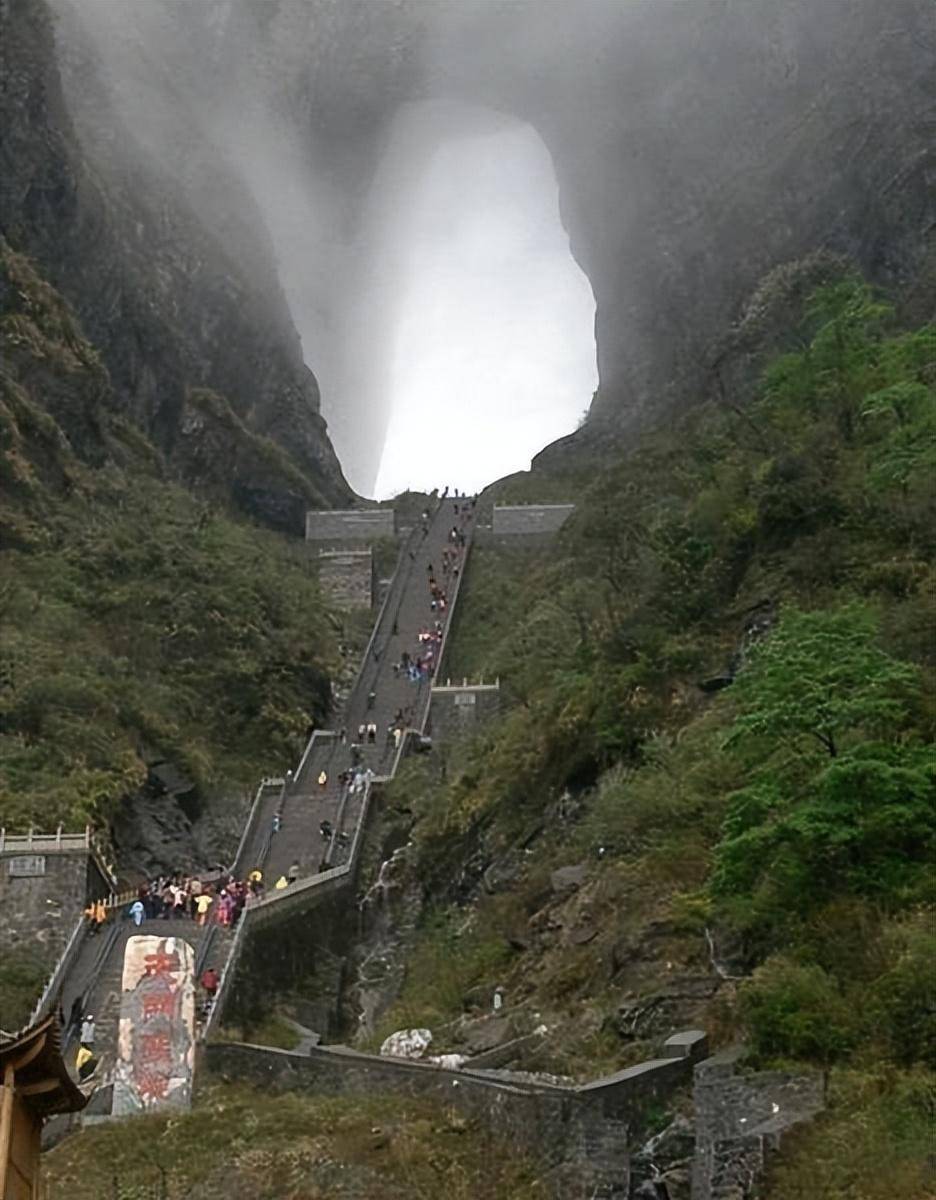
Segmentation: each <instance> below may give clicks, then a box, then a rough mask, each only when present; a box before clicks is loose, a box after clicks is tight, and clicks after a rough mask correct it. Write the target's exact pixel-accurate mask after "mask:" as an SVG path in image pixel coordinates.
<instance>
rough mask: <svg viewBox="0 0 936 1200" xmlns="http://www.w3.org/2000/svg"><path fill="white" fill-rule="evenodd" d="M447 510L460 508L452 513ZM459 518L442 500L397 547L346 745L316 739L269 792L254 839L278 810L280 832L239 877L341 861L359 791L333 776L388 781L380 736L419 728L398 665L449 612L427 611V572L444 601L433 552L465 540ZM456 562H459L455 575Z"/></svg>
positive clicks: (445, 582)
mask: <svg viewBox="0 0 936 1200" xmlns="http://www.w3.org/2000/svg"><path fill="white" fill-rule="evenodd" d="M456 507H457V508H458V509H459V512H458V513H457V514H456V512H455V509H456ZM465 510H466V503H465V501H464V500H458V499H452V500H443V501H441V502H440V503H439V506H438V508H437V510H436V512H435V513H434V514H433V515H432V517H431V519H430V521H429V522H428V532H427V533H425V534H423V531H422V527H421V526H417V527H416V528H415V529H414V530H413V531H412V533H411V534H410V536H409V539H408V540H407V542H406V544H405V545H404V547H403V550H402V553H401V561H400V565H399V567H398V569H397V572H396V575H395V576H394V579H393V581H392V583H391V587H390V592H389V594H388V596H387V599H386V601H385V603H384V605H383V608H382V610H381V614H380V617H379V619H378V621H377V623H376V625H375V628H374V633H373V636H372V638H371V642H370V645H369V647H368V649H367V652H366V656H365V661H364V662H363V664H362V667H361V671H360V674H359V676H358V680H357V682H356V684H355V686H354V688H353V689H352V692H351V695H350V696H349V698H348V703H347V706H346V709H345V712H344V714H343V715H342V717H341V727H343V728H344V730H345V732H346V737H345V740H344V741H342V740H341V739H340V738H338V737H322V738H319V739H315V740H314V741H313V743H312V747H311V750H310V752H309V753H308V754H307V755H306V756H305V757H304V760H303V762H302V764H301V766H300V769H299V770H298V771H297V774H296V778H295V779H294V780H292V781H291V783H290V784H288V785H286V786H285V787H284V788H283V789H281V793H282V794H280V793H279V792H276V789H270V791H271V795H270V797H269V798H268V800H267V803H266V806H265V808H264V811H263V812H262V813H258V816H257V822H256V823H257V825H258V827H259V831H258V832H259V834H262V832H263V830H264V828H265V829H266V830H267V831H269V830H270V829H272V822H273V814H274V812H276V811H277V807H278V806H279V805H280V803H281V813H282V828H281V830H280V832H279V833H276V834H274V835H272V837H268V841H269V848H268V850H267V853H266V856H265V859H264V860H263V861H262V862H260V863H249V862H244V864H243V866H244V867H245V868H246V869H247V870H249V869H250V868H251V866H254V865H261V866H262V867H263V871H264V877H265V879H266V882H267V887H268V888H269V887H270V886H271V885H272V884H273V883H274V882H275V880H276V879H278V878H279V877H280V876H281V875H285V874H286V873H287V872H288V871H289V868H290V866H291V865H292V864H293V863H294V862H297V861H298V863H299V866H300V875H301V876H306V875H310V874H312V873H314V872H316V871H318V870H320V869H322V868H323V867H325V866H337V865H339V864H340V863H341V862H342V861H343V860H344V859H345V857H346V856H347V853H348V844H347V840H346V839H347V835H348V833H349V832H350V831H351V830H353V829H354V827H355V825H356V823H357V819H358V816H359V814H360V806H361V802H362V792H361V791H358V792H356V793H353V794H348V789H347V788H344V787H342V786H341V785H340V784H339V782H338V777H339V775H341V774H342V773H343V772H345V771H347V770H348V769H349V768H351V767H352V766H353V758H354V756H355V754H356V755H357V758H358V762H359V765H360V767H362V768H363V769H365V770H366V769H369V770H370V771H372V772H373V774H374V776H378V777H379V776H385V775H389V774H391V773H392V770H393V766H394V761H395V758H396V756H397V753H398V750H397V747H396V746H395V744H394V741H393V739H392V737H390V736H388V731H389V730H390V728H391V726H392V724H393V722H394V720H395V718H396V717H397V714H398V713H400V712H402V713H404V714H405V715H406V718H407V721H406V723H407V725H408V727H409V728H411V729H412V730H416V731H421V730H422V728H423V725H424V723H425V717H426V713H427V710H428V703H429V694H430V689H431V681H430V680H429V679H422V680H420V681H419V682H415V681H412V680H410V679H409V678H408V676H407V674H406V672H405V671H399V670H398V669H397V666H398V664H399V662H400V660H401V657H402V655H403V654H404V652H406V653H408V654H409V656H410V658H411V659H416V658H417V657H419V656H420V655H421V653H423V649H424V647H423V645H422V644H421V643H420V641H419V634H420V632H421V631H423V630H426V629H429V628H432V627H433V626H434V625H435V623H436V622H437V621H438V622H439V623H440V624H441V626H442V630H443V635H444V632H445V629H446V627H447V624H448V621H449V618H450V616H451V612H452V605H451V603H450V602H449V603H447V605H446V608H445V610H441V609H439V608H438V607H437V608H436V609H435V610H433V609H432V607H431V599H432V598H431V595H430V590H429V579H430V572H429V567H430V566H431V567H432V568H433V574H434V577H435V580H436V582H437V583H438V584H439V586H440V587H442V588H443V590H444V591H445V592H446V593H447V596H448V597H449V598H451V597H452V594H453V592H454V590H455V583H456V581H457V576H456V575H454V573H453V572H450V573H449V574H448V575H444V574H443V570H442V561H443V560H442V554H443V551H454V550H455V549H457V548H458V543H457V542H455V541H453V540H451V533H452V530H453V529H454V530H456V531H459V532H461V533H463V534H464V535H465V536H466V537H467V534H468V532H469V530H468V524H469V523H468V522H467V521H466V519H465V515H466V514H465ZM462 559H463V555H461V554H460V555H459V570H461V565H460V564H461V561H462ZM371 722H373V723H375V724H376V725H377V740H376V742H375V743H374V744H370V743H368V742H366V741H365V742H364V743H363V744H362V743H361V742H360V740H359V738H358V730H359V727H360V726H361V725H367V724H368V723H371ZM323 771H324V772H325V774H326V776H327V783H326V784H325V786H324V787H322V786H320V784H319V782H318V780H319V777H320V775H321V773H322V772H323ZM274 792H276V794H275V795H274V794H272V793H274ZM324 820H327V821H328V822H329V823H330V824H331V826H332V828H333V830H334V834H333V837H332V839H330V840H325V839H323V838H322V835H321V833H320V827H321V824H322V822H323V821H324ZM342 835H344V836H342ZM258 844H260V845H262V844H263V838H262V836H261V837H259V838H258Z"/></svg>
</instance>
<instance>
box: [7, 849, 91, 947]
mask: <svg viewBox="0 0 936 1200" xmlns="http://www.w3.org/2000/svg"><path fill="white" fill-rule="evenodd" d="M109 891H110V884H109V883H108V882H107V881H105V879H104V878H103V876H102V875H101V873H100V871H99V870H98V867H97V865H96V864H95V862H94V858H93V856H92V855H91V854H89V853H88V851H87V850H71V851H54V852H48V851H47V852H44V853H28V854H23V853H19V852H16V853H2V854H0V956H2V954H3V952H4V951H11V950H14V949H29V950H32V951H33V952H35V953H36V954H38V956H39V957H40V958H41V959H43V960H44V961H48V962H49V963H50V964H51V963H52V962H53V961H54V960H55V959H56V958H58V956H59V955H60V954H61V952H62V951H63V950H64V949H65V944H66V942H67V941H68V938H69V936H70V934H71V931H72V929H74V927H75V921H76V919H77V917H78V914H79V913H80V912H81V910H82V909H83V908H84V906H85V905H86V904H87V903H88V900H89V899H91V898H92V897H98V896H105V895H107V893H108V892H109Z"/></svg>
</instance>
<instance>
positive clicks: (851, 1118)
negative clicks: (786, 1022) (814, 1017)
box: [765, 1068, 936, 1200]
mask: <svg viewBox="0 0 936 1200" xmlns="http://www.w3.org/2000/svg"><path fill="white" fill-rule="evenodd" d="M934 1115H936V1075H933V1074H931V1073H929V1072H925V1071H922V1070H916V1071H913V1072H908V1073H906V1074H898V1073H896V1072H893V1071H886V1070H881V1069H879V1068H878V1069H872V1070H868V1071H861V1070H848V1071H835V1072H833V1073H832V1076H831V1081H830V1090H829V1107H828V1110H827V1111H826V1112H825V1113H823V1114H822V1115H820V1116H819V1117H817V1118H816V1119H815V1120H813V1121H811V1122H809V1123H808V1124H806V1125H803V1126H801V1127H799V1128H797V1129H795V1130H793V1131H792V1132H791V1133H789V1134H787V1135H786V1137H784V1139H783V1142H782V1144H781V1152H780V1154H779V1156H778V1157H777V1158H776V1159H775V1160H774V1161H773V1163H772V1165H771V1167H770V1170H769V1173H768V1181H767V1185H766V1189H765V1196H766V1197H767V1198H768V1200H815V1198H816V1197H821V1198H822V1200H894V1198H895V1197H900V1200H933V1197H934V1196H936V1175H934V1169H933V1119H934Z"/></svg>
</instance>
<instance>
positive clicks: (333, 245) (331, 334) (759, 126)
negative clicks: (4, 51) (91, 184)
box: [57, 0, 936, 477]
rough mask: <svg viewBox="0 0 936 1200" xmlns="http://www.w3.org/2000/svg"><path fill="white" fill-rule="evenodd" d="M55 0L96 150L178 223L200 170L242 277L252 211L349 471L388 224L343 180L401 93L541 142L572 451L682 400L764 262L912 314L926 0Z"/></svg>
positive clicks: (691, 397) (923, 285)
mask: <svg viewBox="0 0 936 1200" xmlns="http://www.w3.org/2000/svg"><path fill="white" fill-rule="evenodd" d="M57 2H58V3H59V5H60V6H61V7H62V9H63V11H65V12H66V13H69V14H70V18H69V19H70V23H68V24H67V29H68V35H67V37H62V38H60V45H61V50H60V54H61V57H62V60H63V69H64V71H65V76H66V82H67V81H68V80H72V86H70V87H68V89H67V92H68V96H69V103H70V106H71V107H72V109H73V110H74V118H75V120H76V122H77V124H78V128H79V132H80V134H81V137H82V139H83V141H84V142H85V143H86V144H87V147H88V149H89V152H90V153H91V154H92V157H93V158H94V160H95V162H96V163H97V165H98V167H99V169H101V170H105V171H106V172H108V173H117V174H119V172H120V170H122V169H123V168H122V167H120V166H119V163H120V162H122V160H123V157H124V149H123V148H124V147H125V146H126V145H130V146H145V147H146V161H147V162H148V163H149V167H148V169H149V170H150V171H151V172H153V173H154V177H155V178H158V182H159V186H160V187H162V188H165V189H167V190H168V192H169V194H171V195H173V196H175V195H176V194H177V193H178V194H184V195H185V196H186V197H187V198H188V202H189V203H190V204H192V205H193V206H194V207H195V209H196V210H197V211H198V212H199V216H200V219H201V221H202V223H203V224H204V223H206V221H207V222H208V223H209V224H211V223H212V218H211V217H210V216H209V215H208V214H214V215H216V213H217V209H218V201H217V198H218V196H219V194H221V193H222V192H223V194H224V196H225V206H224V207H225V208H226V212H227V217H226V218H225V220H226V221H229V223H230V228H231V229H232V230H234V229H235V228H236V230H237V231H238V236H237V244H238V253H239V254H243V253H246V247H247V246H248V245H249V246H251V247H252V252H251V261H253V262H255V269H256V274H257V278H256V280H255V283H258V284H259V285H260V286H261V288H265V289H266V294H267V295H269V294H271V293H272V290H275V285H274V284H271V283H269V279H268V278H267V277H268V276H269V274H270V273H271V270H272V263H271V258H270V253H269V247H268V246H265V244H264V243H263V242H262V239H261V238H260V236H259V234H258V233H257V226H258V225H259V224H263V225H265V227H266V229H267V230H268V232H269V237H270V241H271V243H272V246H273V249H274V252H275V258H276V262H277V267H278V272H279V276H280V279H281V281H282V282H283V284H284V287H285V288H286V291H287V295H288V297H289V305H290V310H291V313H292V317H293V320H294V321H296V323H297V324H298V325H299V327H300V330H301V332H302V336H303V341H304V344H305V349H306V356H307V358H308V360H309V361H310V362H311V363H312V365H313V367H314V368H315V369H316V370H317V371H318V370H321V372H322V374H323V378H326V379H327V380H328V387H327V394H326V397H325V402H326V408H327V410H328V412H329V414H330V420H331V421H333V423H334V424H335V427H336V431H337V433H336V436H337V437H338V440H339V445H340V452H341V454H342V456H343V458H344V459H345V461H346V464H348V465H349V469H350V464H352V463H354V465H355V466H356V467H357V466H360V473H361V475H362V476H364V477H366V476H367V474H368V472H371V473H372V472H373V470H374V469H375V468H374V464H375V461H376V459H377V458H378V457H379V452H380V444H381V440H382V431H383V427H384V424H385V421H386V419H387V415H388V414H387V412H386V405H385V403H384V401H383V399H382V384H381V380H382V376H383V373H384V371H385V368H386V366H387V364H388V361H389V359H388V344H389V343H388V339H389V336H390V334H391V332H392V328H393V321H394V311H393V303H392V286H393V285H392V281H391V282H390V284H389V285H385V286H389V289H390V296H389V297H388V296H387V295H386V294H385V293H384V292H382V293H381V296H380V302H379V303H378V304H377V305H376V309H371V310H368V318H367V320H366V321H362V320H361V318H360V317H359V316H356V312H357V310H358V307H359V305H360V304H361V299H362V297H363V296H365V295H366V294H367V293H368V289H369V288H373V287H374V286H375V284H374V263H375V260H377V259H378V258H379V256H380V253H381V248H382V246H383V245H384V244H385V243H384V241H383V240H382V239H385V238H386V237H387V236H392V227H393V222H394V214H393V213H392V212H388V211H386V209H387V204H386V203H384V200H385V198H384V199H382V198H381V197H380V196H374V195H372V194H371V192H370V188H371V184H372V182H373V180H374V178H375V174H376V172H377V169H378V167H379V166H380V164H381V162H382V160H383V158H384V155H385V154H386V153H387V148H388V146H389V144H390V142H389V134H390V130H391V127H392V124H393V121H394V118H395V116H396V114H397V113H398V112H399V111H400V108H401V106H403V105H405V104H408V103H413V102H419V101H421V100H428V99H451V100H457V101H459V102H461V103H467V104H470V105H475V106H480V107H483V108H485V109H488V110H493V111H496V112H500V113H503V114H505V115H507V116H509V117H511V118H514V119H520V120H522V121H526V122H528V123H529V124H531V125H532V126H533V127H534V128H535V129H536V130H537V131H538V132H539V134H540V135H541V136H542V138H543V140H544V141H545V143H546V145H547V147H548V149H549V151H550V152H551V154H552V156H553V159H554V163H555V169H556V174H557V178H558V181H559V185H560V200H561V207H562V212H563V218H564V221H565V223H566V226H567V228H568V231H569V234H570V239H571V245H572V250H573V253H574V254H575V256H576V258H577V259H578V261H579V263H580V264H581V266H582V267H583V269H584V270H585V272H586V274H587V275H588V277H589V280H590V281H591V284H592V287H593V289H594V292H595V297H596V300H597V319H596V335H597V349H598V363H599V372H600V387H599V390H598V393H597V396H596V399H595V401H594V404H593V406H592V410H591V420H590V422H589V424H587V425H586V427H585V429H584V430H583V432H582V433H581V434H579V435H578V436H576V437H575V438H573V441H572V445H573V446H580V445H581V446H583V447H585V449H586V451H587V452H588V453H591V454H595V453H598V452H600V451H601V449H602V447H606V446H607V444H608V443H609V441H611V442H615V443H617V442H619V441H620V440H621V439H623V438H627V439H629V438H630V437H631V436H632V435H633V433H634V432H635V431H636V430H637V429H639V428H642V427H645V426H646V425H647V423H648V422H651V421H653V420H655V419H657V418H658V417H659V416H660V415H661V414H663V413H666V412H670V411H674V410H679V409H682V408H684V407H686V406H687V405H690V404H691V403H694V402H695V401H696V400H697V399H699V398H700V397H701V396H703V395H704V394H705V392H706V391H707V390H708V387H709V385H710V382H711V376H712V369H713V366H714V365H715V363H716V362H717V361H718V359H719V356H720V352H721V347H720V345H719V343H720V341H721V339H722V338H723V335H724V331H725V330H726V329H727V328H728V327H729V326H730V325H731V323H732V322H733V321H734V320H736V319H737V318H738V316H739V314H740V308H741V305H742V302H743V301H744V299H745V298H746V297H747V296H748V295H749V294H750V293H751V292H752V291H753V289H754V288H755V286H756V285H757V284H758V282H759V281H760V280H761V279H762V277H764V276H765V275H766V274H767V273H768V272H770V271H771V270H772V269H774V268H775V267H777V266H778V265H780V264H783V263H785V262H789V261H795V260H800V259H802V258H804V257H806V256H808V255H812V254H815V253H817V252H825V253H831V254H835V255H844V256H846V257H848V258H851V259H852V260H853V261H855V262H856V263H857V264H858V265H859V266H860V268H861V269H862V271H863V272H864V273H865V274H866V275H867V276H868V277H869V278H870V279H872V280H873V281H874V282H876V283H878V284H880V285H882V286H884V287H885V288H886V289H889V290H891V291H894V292H898V291H899V292H900V293H901V294H902V295H903V296H904V297H905V298H906V301H907V303H908V304H909V305H911V306H912V307H913V310H914V312H913V315H914V318H915V319H924V318H925V317H926V316H927V315H928V314H929V313H931V312H932V311H933V296H934V266H933V264H934V261H936V259H934V253H933V228H934V221H936V199H934V195H936V193H934V190H933V188H932V177H933V171H934V149H933V144H932V137H931V129H932V124H933V118H934V97H933V92H932V87H931V80H932V78H933V75H934V72H936V47H934V44H933V33H932V12H931V7H930V5H929V4H928V3H927V2H926V0H896V2H895V3H891V4H888V5H886V6H885V5H881V4H879V3H877V0H856V2H855V3H852V4H849V5H847V6H843V5H841V4H839V3H837V0H820V2H818V3H817V2H815V0H808V2H807V0H786V2H785V3H784V4H781V5H778V4H776V3H775V2H773V0H743V2H742V0H739V2H737V3H732V4H727V5H726V4H720V3H714V2H705V3H699V4H694V5H692V6H691V7H690V6H681V7H673V6H663V7H662V8H661V7H660V6H658V5H652V4H643V3H639V4H634V5H620V4H619V3H616V2H612V0H588V3H585V4H571V3H569V4H551V5H549V21H548V22H545V21H544V20H543V19H542V14H543V6H542V4H540V3H539V2H538V0H521V2H520V3H510V4H507V3H501V4H490V3H483V4H481V3H468V4H464V3H453V2H451V0H440V2H438V3H435V4H433V5H431V6H427V5H424V4H421V3H416V2H413V0H394V2H393V3H381V4H373V3H370V2H369V0H343V2H342V3H336V2H334V0H317V2H316V3H314V4H309V3H306V2H305V0H263V2H249V0H248V2H246V3H243V4H237V5H232V4H230V3H227V2H226V0H211V2H207V3H205V4H202V5H199V6H196V7H193V8H191V9H189V10H187V11H186V12H185V14H184V15H182V14H181V13H180V10H179V9H178V7H177V6H174V5H164V4H158V3H157V4H153V5H149V6H147V10H146V19H145V21H143V20H141V19H140V16H139V14H138V13H135V12H133V11H127V12H122V14H121V15H120V17H119V18H117V17H115V16H114V14H113V12H112V11H111V10H112V6H108V5H106V4H104V5H101V4H86V5H82V6H81V8H80V14H81V21H80V22H76V21H75V19H74V14H73V13H72V11H71V9H70V7H69V4H68V2H67V0H57ZM76 11H77V10H76ZM167 67H168V68H169V70H170V71H171V79H172V86H171V88H170V87H168V86H167V83H166V78H165V77H164V75H163V74H162V72H163V71H165V69H166V68H167ZM89 77H91V78H98V77H99V78H100V88H99V90H97V91H94V90H93V89H90V88H89V86H88V79H89ZM115 144H116V145H118V146H119V147H120V148H121V149H120V153H119V154H117V153H115V151H114V146H115ZM222 180H223V181H224V187H223V188H222V187H221V186H220V183H219V181H222ZM149 186H153V182H152V181H151V182H150V184H149ZM391 207H392V204H391ZM251 211H253V212H254V213H256V214H259V217H260V220H259V221H258V220H256V219H251V218H250V217H249V215H248V214H249V213H250V212H251ZM244 231H247V232H248V233H249V236H248V237H247V238H246V240H243V239H242V238H241V234H242V233H244ZM388 231H390V232H389V234H388ZM254 252H255V253H254ZM267 307H268V309H269V310H270V311H273V310H274V309H275V306H273V307H272V308H270V306H267ZM214 369H215V371H216V372H220V370H221V368H220V366H217V365H216V366H215V368H214ZM226 382H227V386H228V388H229V389H232V390H235V391H236V387H233V388H232V385H231V383H230V381H226ZM211 386H217V387H218V388H219V390H222V391H223V390H225V389H224V387H222V386H221V382H220V381H218V380H216V381H214V382H211ZM586 399H587V398H586V397H583V401H585V400H586ZM257 405H258V408H259V409H260V410H261V411H263V412H266V410H267V405H268V399H267V397H266V396H265V394H263V393H261V394H260V395H259V397H258V399H257ZM235 407H237V405H236V404H235ZM261 419H263V420H266V419H269V418H268V417H264V418H261ZM170 424H171V421H170ZM274 424H275V422H274ZM362 430H366V432H362ZM303 453H305V452H304V451H303Z"/></svg>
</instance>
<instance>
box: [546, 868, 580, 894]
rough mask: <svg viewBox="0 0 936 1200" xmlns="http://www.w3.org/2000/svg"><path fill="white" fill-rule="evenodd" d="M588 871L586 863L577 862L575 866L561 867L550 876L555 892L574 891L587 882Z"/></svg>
mask: <svg viewBox="0 0 936 1200" xmlns="http://www.w3.org/2000/svg"><path fill="white" fill-rule="evenodd" d="M587 873H588V866H587V864H586V863H575V864H574V866H568V867H559V868H557V870H555V871H553V873H552V875H551V876H550V877H549V880H550V883H551V884H552V890H553V891H554V892H574V891H576V890H577V889H578V888H580V887H581V886H582V884H583V883H584V882H585V876H586V874H587Z"/></svg>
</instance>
